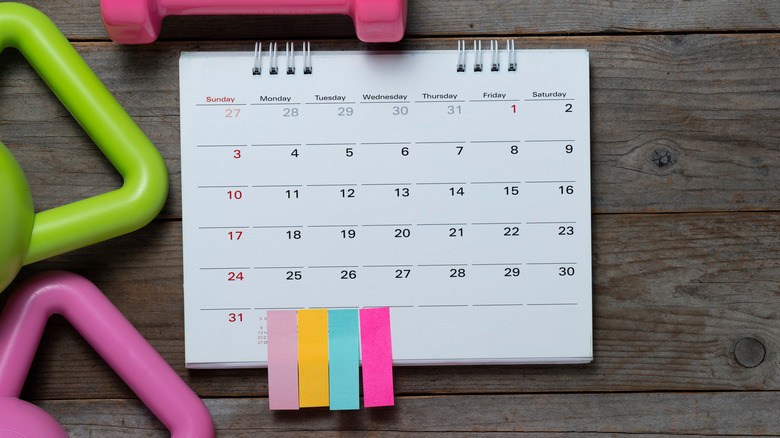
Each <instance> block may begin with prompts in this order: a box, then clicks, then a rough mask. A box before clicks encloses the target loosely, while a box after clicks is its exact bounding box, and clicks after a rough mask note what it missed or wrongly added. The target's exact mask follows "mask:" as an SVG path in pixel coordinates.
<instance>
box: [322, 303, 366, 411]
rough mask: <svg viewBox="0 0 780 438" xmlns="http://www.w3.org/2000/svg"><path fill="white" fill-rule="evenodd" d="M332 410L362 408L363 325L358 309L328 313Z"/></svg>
mask: <svg viewBox="0 0 780 438" xmlns="http://www.w3.org/2000/svg"><path fill="white" fill-rule="evenodd" d="M328 356H329V371H330V373H329V376H330V409H331V410H334V411H335V410H346V409H359V408H360V392H359V391H360V377H359V366H360V323H359V317H358V310H357V309H333V310H328Z"/></svg>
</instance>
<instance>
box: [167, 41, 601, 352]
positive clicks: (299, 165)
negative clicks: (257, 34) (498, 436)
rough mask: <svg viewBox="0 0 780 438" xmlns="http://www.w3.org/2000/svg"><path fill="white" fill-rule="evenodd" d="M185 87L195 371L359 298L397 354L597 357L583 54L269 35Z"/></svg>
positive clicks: (190, 57) (184, 75) (215, 59)
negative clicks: (273, 314) (276, 314)
mask: <svg viewBox="0 0 780 438" xmlns="http://www.w3.org/2000/svg"><path fill="white" fill-rule="evenodd" d="M180 82H181V160H182V162H181V166H182V192H183V193H182V197H183V235H184V298H185V309H184V311H185V342H186V362H187V366H188V367H195V368H218V367H252V366H265V365H266V364H267V351H266V343H267V333H266V316H265V315H266V312H267V311H269V310H273V309H310V308H328V309H335V308H367V307H389V308H390V316H391V332H392V349H393V359H394V363H395V364H481V363H582V362H589V361H590V360H592V354H593V353H592V351H593V350H592V305H591V296H592V286H591V283H592V277H591V216H590V214H591V213H590V133H589V121H590V116H589V73H588V53H587V52H586V51H584V50H516V49H515V48H514V46H513V45H512V44H511V43H504V42H502V43H501V44H499V43H498V42H495V41H494V42H490V43H489V44H488V43H486V44H484V46H483V45H482V44H481V42H480V43H475V44H473V45H472V44H465V43H460V44H459V46H458V47H457V49H455V48H453V50H420V51H402V52H383V51H344V52H326V51H317V50H316V47H315V50H309V49H308V46H306V47H304V48H301V47H300V46H296V47H293V46H292V45H289V44H288V45H287V46H286V47H284V48H281V47H280V48H279V50H277V47H276V45H274V44H272V45H270V48H269V47H268V45H266V46H265V47H262V46H259V45H258V47H256V50H255V51H254V52H252V51H247V52H230V53H213V52H207V53H206V52H189V53H183V54H182V55H181V60H180Z"/></svg>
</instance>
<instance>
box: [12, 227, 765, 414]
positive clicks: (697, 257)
mask: <svg viewBox="0 0 780 438" xmlns="http://www.w3.org/2000/svg"><path fill="white" fill-rule="evenodd" d="M779 236H780V214H779V213H728V214H687V215H670V214H658V215H652V214H639V215H597V216H596V217H595V219H594V224H593V254H594V256H593V257H594V272H593V274H594V348H595V351H594V356H595V361H594V362H593V363H592V364H589V365H579V366H481V367H479V366H473V367H396V368H395V388H396V393H397V394H406V395H424V394H464V393H483V394H485V393H507V392H520V393H530V392H544V393H550V392H581V391H596V392H601V391H610V392H612V391H724V390H772V391H777V390H778V389H780V325H778V324H777V321H778V320H779V319H780V285H778V282H777V279H778V278H780V257H778V248H780V237H779ZM181 266H182V254H181V227H180V223H179V222H177V221H171V222H156V223H154V224H153V225H152V226H149V227H146V228H145V229H143V230H141V231H139V232H136V233H133V234H131V235H128V236H124V237H121V238H117V239H114V240H111V241H108V242H104V243H102V244H98V245H94V246H92V247H89V248H85V249H83V250H79V251H76V252H73V253H70V254H68V255H64V256H60V257H57V258H55V259H51V260H49V261H44V262H40V263H38V264H36V265H33V266H30V267H29V268H25V270H24V271H23V273H22V277H26V276H28V275H30V274H31V272H33V271H38V270H44V269H52V268H55V269H66V270H70V271H75V272H77V273H80V274H82V275H85V276H86V277H87V278H89V279H91V280H92V281H94V282H95V283H96V284H97V285H98V286H99V287H101V288H102V289H103V291H104V292H105V293H106V295H107V296H108V297H109V298H110V299H111V300H112V301H113V302H114V303H115V305H116V306H117V307H118V308H119V310H120V311H122V313H124V314H125V315H126V316H127V317H128V319H129V320H130V321H131V322H132V323H133V324H134V325H135V326H136V327H137V328H138V329H139V331H140V332H141V334H142V335H144V336H145V337H146V338H147V339H148V340H149V342H150V343H151V344H152V345H153V346H154V347H155V348H156V349H157V350H158V351H159V352H160V353H161V354H162V355H163V357H164V358H165V359H166V360H167V361H168V363H170V364H172V366H174V368H175V369H176V370H177V371H178V372H179V374H180V375H182V376H183V377H184V378H185V380H186V381H187V382H188V383H189V384H190V385H191V386H192V387H193V388H194V389H195V390H196V391H197V393H198V394H199V395H202V396H207V397H239V396H240V397H252V396H258V395H266V394H267V387H266V371H265V370H190V371H187V370H185V369H184V368H183V362H184V345H183V337H184V334H183V315H182V313H183V310H182V309H183V304H182V286H181V284H182V267H181ZM743 337H752V338H755V339H758V340H760V341H761V342H762V343H763V345H764V346H765V347H766V350H767V354H766V358H765V360H764V362H763V363H762V364H761V365H759V366H757V367H755V368H745V367H743V366H741V365H739V364H738V362H737V361H736V359H735V357H734V345H735V344H736V342H737V341H739V340H740V339H742V338H743ZM25 388H26V389H25V396H26V397H28V398H36V399H51V398H79V397H95V398H106V397H108V398H111V397H130V396H132V394H131V393H130V392H129V391H128V390H127V388H125V387H124V385H123V384H122V383H121V382H120V381H118V379H117V378H116V377H115V376H114V375H113V373H112V372H111V371H110V369H109V368H108V367H107V366H106V365H105V364H103V363H102V361H101V360H100V359H99V358H98V357H97V356H96V355H95V353H94V352H93V351H92V350H91V349H90V348H89V347H88V346H87V345H86V344H85V342H84V341H83V340H82V339H80V337H79V336H78V335H77V334H76V333H75V332H74V331H73V330H72V329H71V328H70V327H69V326H68V325H67V324H66V323H64V322H63V321H62V320H61V319H58V320H56V321H54V322H53V323H52V324H51V326H50V327H49V328H47V330H46V333H45V336H44V340H43V347H42V349H41V350H40V351H39V353H38V356H37V358H36V362H35V365H34V368H33V371H32V373H31V374H30V377H29V379H28V380H27V385H26V387H25Z"/></svg>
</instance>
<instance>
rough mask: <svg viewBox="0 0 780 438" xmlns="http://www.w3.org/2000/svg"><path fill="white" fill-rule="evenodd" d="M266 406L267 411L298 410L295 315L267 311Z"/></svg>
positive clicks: (292, 313)
mask: <svg viewBox="0 0 780 438" xmlns="http://www.w3.org/2000/svg"><path fill="white" fill-rule="evenodd" d="M266 317H267V324H266V326H267V335H268V338H267V339H268V404H269V407H270V408H271V409H274V410H277V409H298V314H297V312H296V311H295V310H269V311H268V313H267V315H266Z"/></svg>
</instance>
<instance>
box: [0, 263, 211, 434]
mask: <svg viewBox="0 0 780 438" xmlns="http://www.w3.org/2000/svg"><path fill="white" fill-rule="evenodd" d="M54 314H60V315H62V316H64V317H65V318H66V319H67V320H68V321H69V322H70V323H71V324H72V325H73V327H74V328H75V329H76V330H77V331H78V332H79V333H80V334H81V335H82V336H83V337H84V339H86V340H87V342H89V344H90V345H92V347H93V348H94V349H95V350H96V351H97V352H98V354H100V356H101V357H102V358H103V359H104V360H105V361H106V362H107V363H108V364H109V365H110V366H111V368H113V369H114V371H116V373H117V374H118V375H119V377H121V378H122V380H124V381H125V383H127V385H128V386H129V387H130V388H131V389H132V390H133V391H134V392H135V393H136V394H137V395H138V397H139V398H140V399H141V401H143V402H144V404H146V406H148V407H149V409H150V410H151V411H152V412H153V413H154V415H156V416H157V418H159V419H160V421H162V423H163V424H165V426H166V427H167V428H168V430H170V431H171V436H172V437H174V438H175V437H180V438H184V437H188V438H190V437H192V438H201V437H202V438H207V437H208V438H211V437H214V423H213V422H212V420H211V415H210V414H209V411H208V409H207V408H206V406H205V405H204V404H203V402H202V401H201V400H200V399H199V398H198V396H197V395H195V393H194V392H192V390H191V389H190V388H189V387H188V386H187V384H186V383H184V381H183V380H182V379H181V378H180V377H179V375H178V374H176V372H175V371H173V369H172V368H171V367H170V366H169V365H168V363H166V362H165V360H163V358H162V357H160V355H159V354H157V352H156V351H155V350H154V348H152V346H151V345H149V343H148V342H147V341H146V340H145V339H144V338H143V337H142V336H141V334H140V333H138V331H137V330H136V329H135V328H134V327H133V326H132V324H130V322H129V321H128V320H127V319H125V317H124V316H123V315H122V314H121V313H120V312H119V310H117V309H116V307H114V306H113V305H112V304H111V302H110V301H109V300H108V299H107V298H106V297H105V296H104V295H103V294H102V293H101V292H100V290H99V289H98V288H97V287H96V286H95V285H94V284H92V283H91V282H89V281H88V280H87V279H85V278H83V277H81V276H78V275H76V274H71V273H67V272H61V271H54V272H47V273H43V274H38V275H36V276H34V277H32V278H30V279H29V280H27V281H26V282H24V283H23V284H22V285H21V286H19V288H18V289H17V290H16V292H15V293H14V294H13V296H11V297H10V298H9V300H8V303H7V304H6V307H5V309H4V310H3V313H2V315H1V316H0V397H18V396H19V394H20V393H21V391H22V386H23V385H24V380H25V379H26V378H27V373H28V371H29V369H30V364H31V363H32V361H33V357H34V356H35V352H36V350H37V349H38V344H39V343H40V340H41V336H42V334H43V330H44V328H45V326H46V322H47V321H48V319H49V317H51V316H52V315H54ZM0 414H3V415H5V413H0ZM3 421H4V420H3V418H2V416H0V430H2V429H3Z"/></svg>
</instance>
